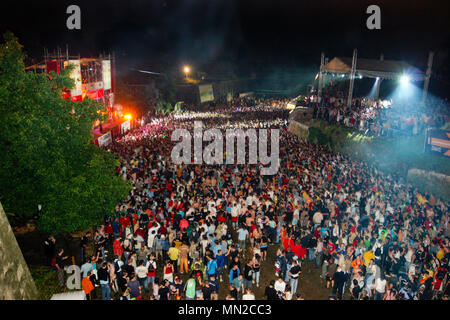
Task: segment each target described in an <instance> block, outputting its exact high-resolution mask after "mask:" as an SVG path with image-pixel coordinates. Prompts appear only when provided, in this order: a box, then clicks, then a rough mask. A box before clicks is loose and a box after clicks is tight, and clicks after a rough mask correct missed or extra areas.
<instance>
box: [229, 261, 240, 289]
mask: <svg viewBox="0 0 450 320" xmlns="http://www.w3.org/2000/svg"><path fill="white" fill-rule="evenodd" d="M240 274H241V270H239V267H238V266H237V264H235V265H234V266H233V268H232V269H231V270H230V274H229V281H230V284H231V283H232V282H233V279H235V278H237V277H239V275H240Z"/></svg>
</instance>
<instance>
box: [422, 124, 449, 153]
mask: <svg viewBox="0 0 450 320" xmlns="http://www.w3.org/2000/svg"><path fill="white" fill-rule="evenodd" d="M425 152H435V153H440V154H442V155H444V156H447V157H450V131H446V130H439V129H428V130H427V135H426V138H425Z"/></svg>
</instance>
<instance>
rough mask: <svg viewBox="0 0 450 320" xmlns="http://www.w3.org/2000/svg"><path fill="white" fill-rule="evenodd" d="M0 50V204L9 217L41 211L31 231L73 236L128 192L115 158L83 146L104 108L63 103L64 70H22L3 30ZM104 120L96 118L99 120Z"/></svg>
mask: <svg viewBox="0 0 450 320" xmlns="http://www.w3.org/2000/svg"><path fill="white" fill-rule="evenodd" d="M4 40H5V42H4V43H2V44H1V46H0V148H1V154H2V165H1V167H0V189H1V194H0V200H1V202H2V204H3V205H4V208H5V211H6V212H7V214H8V215H9V216H12V217H15V218H18V219H26V218H28V217H30V216H32V215H34V214H36V212H37V208H38V205H39V204H40V205H41V206H42V210H41V211H40V219H39V220H38V222H37V227H38V228H39V229H40V230H41V231H43V232H52V233H63V232H73V231H76V230H80V229H83V228H87V227H90V226H92V225H94V224H95V223H97V222H98V220H99V219H100V218H101V217H103V216H104V215H108V214H112V213H113V212H114V208H115V206H116V204H117V203H118V202H119V201H121V200H122V199H123V198H125V197H126V196H127V194H128V192H129V190H130V189H131V187H130V186H129V184H128V183H126V182H124V181H123V180H121V179H120V178H119V177H118V176H116V175H115V174H114V169H115V168H116V166H118V165H119V160H118V159H117V158H116V157H115V156H114V155H112V154H110V153H109V152H107V151H104V150H101V149H99V148H98V147H96V146H95V145H92V144H90V141H91V140H92V132H91V131H92V125H93V123H94V121H95V120H97V119H101V118H102V116H101V114H100V111H101V110H102V109H103V108H104V107H103V106H102V105H100V104H99V103H97V102H95V101H92V100H90V99H85V100H84V101H83V102H73V101H71V100H70V99H68V100H65V99H64V98H63V96H62V90H63V89H64V88H67V89H70V88H72V87H73V85H74V82H73V81H72V80H71V79H70V77H69V73H70V71H71V68H66V69H64V70H63V71H62V72H61V74H56V73H52V74H50V75H46V74H36V73H33V72H25V71H24V57H25V55H24V53H23V50H22V46H21V45H20V44H19V42H18V40H17V38H16V37H15V36H14V35H13V34H12V33H10V32H7V33H5V35H4ZM101 120H104V119H101Z"/></svg>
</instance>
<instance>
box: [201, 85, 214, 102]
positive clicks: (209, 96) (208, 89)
mask: <svg viewBox="0 0 450 320" xmlns="http://www.w3.org/2000/svg"><path fill="white" fill-rule="evenodd" d="M198 88H199V90H200V102H201V103H203V102H207V101H213V100H214V93H213V87H212V84H202V85H200V86H198Z"/></svg>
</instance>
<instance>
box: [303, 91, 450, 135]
mask: <svg viewBox="0 0 450 320" xmlns="http://www.w3.org/2000/svg"><path fill="white" fill-rule="evenodd" d="M303 102H304V104H305V106H308V107H313V108H314V115H313V116H314V118H316V119H322V120H326V121H329V122H332V123H338V124H341V125H344V126H346V127H353V128H357V129H359V130H360V131H363V132H365V133H367V134H371V135H376V136H398V135H406V136H413V135H418V134H421V133H423V132H424V130H425V129H426V128H429V127H437V128H440V127H442V126H443V125H445V124H446V123H448V122H449V121H450V107H449V104H448V102H447V101H446V100H441V99H439V98H437V97H432V96H430V97H428V99H427V102H426V103H425V104H423V103H419V102H414V103H413V102H405V101H401V102H399V101H396V102H393V101H392V100H381V99H379V100H376V101H375V100H373V99H370V98H355V99H353V100H352V104H351V106H347V98H346V97H345V96H344V94H343V92H341V91H333V90H331V91H330V92H328V91H325V92H324V93H323V94H322V96H321V97H318V96H317V95H312V96H307V97H305V98H304V99H303Z"/></svg>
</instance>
